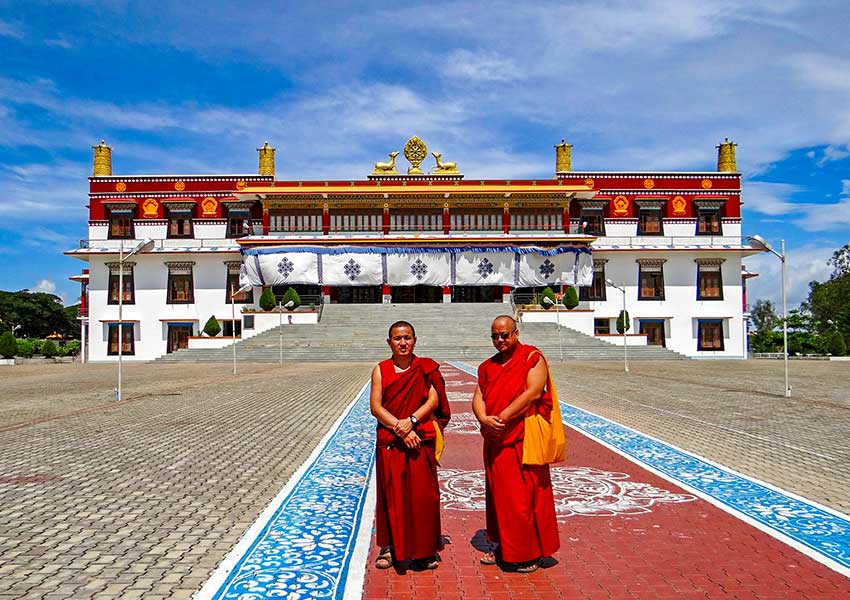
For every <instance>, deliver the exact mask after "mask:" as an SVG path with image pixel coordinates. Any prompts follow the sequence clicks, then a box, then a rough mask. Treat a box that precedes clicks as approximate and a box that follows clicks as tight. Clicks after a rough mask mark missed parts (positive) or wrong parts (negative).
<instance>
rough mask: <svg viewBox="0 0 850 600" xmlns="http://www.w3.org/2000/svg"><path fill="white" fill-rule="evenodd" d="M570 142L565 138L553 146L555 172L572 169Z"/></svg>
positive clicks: (565, 171)
mask: <svg viewBox="0 0 850 600" xmlns="http://www.w3.org/2000/svg"><path fill="white" fill-rule="evenodd" d="M572 151H573V146H572V144H568V143H567V142H566V140H561V143H560V144H558V145H557V146H555V173H568V172H570V171H572V170H573V159H572Z"/></svg>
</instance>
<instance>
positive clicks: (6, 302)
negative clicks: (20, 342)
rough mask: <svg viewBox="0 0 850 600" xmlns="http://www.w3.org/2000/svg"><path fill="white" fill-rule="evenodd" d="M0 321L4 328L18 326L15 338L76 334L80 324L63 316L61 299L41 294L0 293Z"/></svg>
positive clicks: (25, 292) (23, 292)
mask: <svg viewBox="0 0 850 600" xmlns="http://www.w3.org/2000/svg"><path fill="white" fill-rule="evenodd" d="M0 321H2V322H3V324H4V326H5V327H4V329H11V328H12V327H13V326H16V325H20V326H21V328H20V329H19V330H18V331H16V332H15V333H16V335H17V336H18V337H32V338H44V337H47V336H48V335H50V334H51V333H53V332H59V333H62V334H64V335H66V336H68V337H71V336H74V335H79V325H78V324H77V322H76V316H75V317H74V319H70V318H69V317H68V315H67V314H66V311H65V307H63V306H62V300H61V299H60V298H59V297H58V296H54V295H53V294H47V293H44V292H30V291H28V290H22V291H20V292H3V291H0Z"/></svg>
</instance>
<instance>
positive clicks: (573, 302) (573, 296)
mask: <svg viewBox="0 0 850 600" xmlns="http://www.w3.org/2000/svg"><path fill="white" fill-rule="evenodd" d="M561 302H562V303H563V304H564V306H565V307H566V308H567V310H572V309H574V308H575V307H576V306H578V292H577V291H576V289H575V288H574V287H573V286H569V287H568V288H567V291H566V292H564V295H563V296H561Z"/></svg>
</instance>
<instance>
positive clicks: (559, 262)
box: [517, 253, 576, 287]
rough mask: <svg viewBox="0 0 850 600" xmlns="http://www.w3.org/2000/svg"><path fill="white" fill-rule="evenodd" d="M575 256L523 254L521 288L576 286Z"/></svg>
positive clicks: (519, 284) (520, 275)
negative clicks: (559, 285) (558, 285)
mask: <svg viewBox="0 0 850 600" xmlns="http://www.w3.org/2000/svg"><path fill="white" fill-rule="evenodd" d="M575 256H576V255H575V254H573V253H569V254H557V255H555V256H541V255H540V254H521V255H520V257H519V281H518V282H517V285H518V286H519V287H536V286H546V285H555V284H561V283H565V284H568V285H575V279H576V276H575V264H576V258H575Z"/></svg>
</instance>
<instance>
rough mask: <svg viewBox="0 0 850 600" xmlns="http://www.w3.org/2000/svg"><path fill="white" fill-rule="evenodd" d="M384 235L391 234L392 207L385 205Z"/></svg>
mask: <svg viewBox="0 0 850 600" xmlns="http://www.w3.org/2000/svg"><path fill="white" fill-rule="evenodd" d="M383 230H384V235H389V234H390V207H389V205H388V204H384V220H383Z"/></svg>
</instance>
